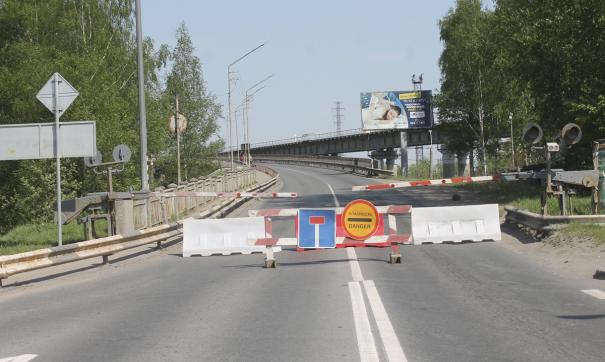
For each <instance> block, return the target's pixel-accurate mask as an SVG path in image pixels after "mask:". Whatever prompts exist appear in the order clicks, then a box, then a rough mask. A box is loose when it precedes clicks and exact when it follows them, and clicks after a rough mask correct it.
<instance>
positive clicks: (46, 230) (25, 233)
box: [0, 220, 107, 255]
mask: <svg viewBox="0 0 605 362" xmlns="http://www.w3.org/2000/svg"><path fill="white" fill-rule="evenodd" d="M96 230H97V236H99V237H103V236H107V222H106V221H105V220H98V221H97V222H96ZM83 240H84V226H83V225H78V224H77V223H75V222H72V223H69V224H67V225H63V244H69V243H74V242H78V241H83ZM56 245H57V225H56V224H52V223H47V224H27V225H20V226H17V227H15V228H14V229H12V230H11V231H9V232H8V233H6V234H4V235H2V236H0V255H10V254H16V253H22V252H25V251H31V250H36V249H43V248H48V247H51V246H56Z"/></svg>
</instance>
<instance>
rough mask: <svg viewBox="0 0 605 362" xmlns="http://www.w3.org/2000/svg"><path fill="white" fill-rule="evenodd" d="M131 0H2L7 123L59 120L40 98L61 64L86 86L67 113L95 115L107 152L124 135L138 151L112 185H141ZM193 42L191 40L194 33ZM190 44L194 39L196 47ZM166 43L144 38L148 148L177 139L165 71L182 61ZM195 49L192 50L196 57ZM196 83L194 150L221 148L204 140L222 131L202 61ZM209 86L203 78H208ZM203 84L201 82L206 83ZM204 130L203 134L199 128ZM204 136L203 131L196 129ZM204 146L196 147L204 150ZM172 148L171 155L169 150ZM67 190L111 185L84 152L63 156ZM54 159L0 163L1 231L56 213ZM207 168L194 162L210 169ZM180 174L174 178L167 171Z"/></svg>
mask: <svg viewBox="0 0 605 362" xmlns="http://www.w3.org/2000/svg"><path fill="white" fill-rule="evenodd" d="M133 11H134V9H133V2H132V1H130V0H108V1H96V0H46V1H32V0H2V1H0V83H1V84H2V87H0V123H2V124H6V123H34V122H51V121H54V116H53V115H52V114H51V113H50V112H49V111H48V110H47V109H46V108H44V106H43V105H41V104H40V103H39V102H38V100H37V99H36V98H35V95H36V93H37V91H38V90H39V89H40V87H41V86H42V85H43V84H44V83H45V82H46V81H47V80H48V79H49V78H50V76H51V75H52V74H53V73H54V72H59V73H61V75H63V76H64V77H65V78H66V79H67V80H68V81H69V82H70V83H71V84H72V85H73V86H74V87H75V88H76V89H77V90H78V91H79V93H80V95H79V97H78V98H77V99H76V100H75V102H74V103H73V104H72V105H71V107H70V108H69V109H68V110H67V112H65V114H64V115H63V116H62V118H61V121H72V120H95V121H96V127H97V146H98V148H99V150H100V151H101V153H102V154H103V160H104V161H110V160H111V151H112V149H113V147H115V146H116V145H117V144H120V143H124V144H127V145H128V146H129V147H130V148H131V149H132V150H133V156H132V161H131V162H129V163H128V164H126V167H125V170H124V172H122V173H120V174H118V175H116V176H115V177H114V189H115V190H118V191H124V190H127V189H128V188H133V189H138V188H140V179H139V176H140V171H139V162H138V160H140V155H139V154H138V150H139V149H140V147H139V132H138V130H139V116H138V91H137V67H136V42H135V32H134V13H133ZM189 45H191V41H190V40H189ZM190 50H192V48H191V47H190ZM174 55H175V53H174V52H171V51H170V50H169V49H168V47H167V46H164V45H163V46H160V47H159V48H158V49H156V48H155V47H154V43H153V41H152V40H151V39H149V38H147V39H145V41H144V61H145V75H144V76H145V84H146V105H147V137H148V150H149V154H152V155H159V154H166V155H169V154H170V153H169V150H170V148H171V146H172V139H171V135H170V132H169V131H168V129H167V127H166V121H167V119H168V117H169V115H170V114H171V113H172V111H171V109H170V104H169V103H168V99H169V96H168V94H169V91H168V90H167V89H166V85H165V82H164V79H162V77H161V74H164V71H165V70H166V69H167V68H168V71H171V70H170V68H169V65H170V62H171V60H173V63H174V64H177V63H178V62H175V61H174V59H175V57H174ZM191 59H193V58H190V60H191ZM192 67H193V68H195V69H196V70H197V72H195V73H189V78H188V79H189V82H191V84H194V83H195V82H196V81H197V82H198V83H197V84H196V85H195V86H197V87H198V88H195V87H193V86H192V87H189V88H185V89H184V90H183V92H184V94H183V96H184V97H185V98H187V97H189V93H188V92H194V93H195V92H197V93H195V95H191V96H192V97H195V96H199V94H200V89H201V90H202V91H203V93H202V94H204V95H205V96H206V98H203V99H204V100H205V103H200V102H198V103H195V104H191V107H192V108H193V107H195V108H196V109H195V112H196V114H195V115H191V119H192V120H193V123H194V127H192V129H191V136H187V137H191V138H192V139H194V140H192V141H191V142H190V143H195V147H193V148H191V150H190V151H188V153H187V157H188V159H191V158H195V156H201V157H203V156H204V155H207V154H208V152H212V151H213V149H214V148H213V147H216V146H215V145H212V147H208V145H207V144H206V143H205V142H206V141H207V140H208V138H210V135H213V134H215V132H216V125H215V124H213V121H214V119H215V118H216V114H217V112H218V106H217V105H216V102H214V99H213V98H212V96H211V95H207V94H206V93H205V90H203V81H202V74H201V66H200V64H199V60H197V63H196V65H192ZM200 85H202V86H200ZM200 87H201V88H200ZM196 133H200V134H201V135H200V136H196V135H194V134H196ZM196 137H197V138H196ZM196 153H197V154H196ZM166 157H168V156H166ZM61 164H62V183H63V190H62V191H63V198H73V197H75V196H79V195H83V194H86V193H88V192H97V191H104V190H106V188H107V185H106V181H105V178H104V177H102V176H97V175H95V174H94V173H93V172H91V170H89V169H86V168H85V167H84V165H83V163H82V160H80V159H63V160H62V162H61ZM54 169H55V166H54V161H53V160H30V161H3V162H0V233H3V232H6V231H7V230H9V229H10V228H12V227H14V226H16V225H20V224H26V223H36V222H45V221H50V220H51V219H52V212H53V210H54V204H55V197H54V194H55V192H54V189H55V172H54ZM207 169H208V167H206V168H204V167H201V166H200V167H198V165H197V164H196V165H195V167H193V168H192V176H197V174H196V175H193V172H202V171H205V170H207ZM167 181H170V182H172V181H173V180H171V179H167Z"/></svg>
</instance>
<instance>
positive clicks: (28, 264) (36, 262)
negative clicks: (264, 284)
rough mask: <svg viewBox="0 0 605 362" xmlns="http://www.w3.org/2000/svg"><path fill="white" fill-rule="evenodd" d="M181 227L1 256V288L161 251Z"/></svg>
mask: <svg viewBox="0 0 605 362" xmlns="http://www.w3.org/2000/svg"><path fill="white" fill-rule="evenodd" d="M266 169H268V168H266ZM271 171H272V170H271ZM273 174H274V175H275V171H273ZM277 179H278V176H274V177H273V178H272V179H270V180H268V181H266V182H264V183H263V184H260V185H257V186H255V187H252V188H249V189H248V190H246V191H250V192H252V191H258V190H262V191H264V190H266V189H268V188H269V187H271V186H273V185H274V184H275V183H276V182H277ZM246 201H247V199H246V198H239V199H227V200H225V201H223V202H221V203H220V204H218V205H215V206H213V207H212V208H210V209H209V210H205V211H203V212H201V213H199V214H198V215H197V217H198V218H210V217H222V216H224V215H225V214H227V213H228V212H230V211H231V210H233V209H234V208H236V207H237V206H239V205H241V204H242V203H244V202H246ZM181 227H182V222H181V221H178V222H175V223H171V224H166V225H160V226H155V227H152V228H148V229H145V230H142V231H136V232H134V233H133V234H131V235H115V236H109V237H106V238H101V239H95V240H88V241H82V242H78V243H73V244H67V245H63V246H56V247H51V248H46V249H39V250H34V251H29V252H25V253H19V254H13V255H4V256H0V287H2V280H3V279H6V278H8V277H9V276H11V275H14V274H18V273H24V272H28V271H33V270H37V269H42V268H47V267H52V266H56V265H61V264H66V263H71V262H76V261H80V260H85V259H89V258H94V257H99V256H100V257H102V258H103V264H107V263H109V256H110V255H113V254H115V253H118V252H120V251H124V250H128V249H132V248H136V247H139V246H143V245H146V244H151V243H155V244H157V247H158V248H161V247H162V242H165V241H167V240H171V239H173V238H177V237H180V236H181V234H182V229H181Z"/></svg>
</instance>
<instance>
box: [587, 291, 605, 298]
mask: <svg viewBox="0 0 605 362" xmlns="http://www.w3.org/2000/svg"><path fill="white" fill-rule="evenodd" d="M582 292H584V293H586V294H588V295H590V296H592V297H595V298H597V299H605V292H604V291H602V290H599V289H584V290H582Z"/></svg>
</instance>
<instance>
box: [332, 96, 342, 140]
mask: <svg viewBox="0 0 605 362" xmlns="http://www.w3.org/2000/svg"><path fill="white" fill-rule="evenodd" d="M334 103H335V104H336V107H334V108H332V110H333V111H334V112H336V113H335V114H334V118H335V119H336V122H335V124H336V132H337V133H339V134H340V133H341V132H342V124H343V119H344V118H345V115H344V113H342V112H343V111H344V110H345V109H344V108H343V107H341V105H342V102H341V101H336V102H334Z"/></svg>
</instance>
